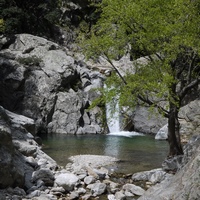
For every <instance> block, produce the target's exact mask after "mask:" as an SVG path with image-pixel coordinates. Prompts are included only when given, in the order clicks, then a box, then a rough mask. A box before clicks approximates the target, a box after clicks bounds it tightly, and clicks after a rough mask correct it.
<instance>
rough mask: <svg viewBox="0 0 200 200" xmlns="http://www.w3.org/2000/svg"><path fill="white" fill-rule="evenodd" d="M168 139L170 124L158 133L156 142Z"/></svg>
mask: <svg viewBox="0 0 200 200" xmlns="http://www.w3.org/2000/svg"><path fill="white" fill-rule="evenodd" d="M167 138H168V124H166V125H164V126H163V127H162V128H160V130H159V131H158V132H157V133H156V136H155V139H156V140H166V139H167Z"/></svg>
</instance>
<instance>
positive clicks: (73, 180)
mask: <svg viewBox="0 0 200 200" xmlns="http://www.w3.org/2000/svg"><path fill="white" fill-rule="evenodd" d="M78 182H79V179H78V177H77V176H76V175H74V174H72V173H63V174H59V175H58V176H56V179H55V184H56V185H57V186H59V187H63V188H64V189H65V190H66V191H68V192H69V191H72V190H73V189H74V186H75V185H76V184H77V183H78Z"/></svg>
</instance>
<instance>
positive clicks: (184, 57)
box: [82, 0, 200, 156]
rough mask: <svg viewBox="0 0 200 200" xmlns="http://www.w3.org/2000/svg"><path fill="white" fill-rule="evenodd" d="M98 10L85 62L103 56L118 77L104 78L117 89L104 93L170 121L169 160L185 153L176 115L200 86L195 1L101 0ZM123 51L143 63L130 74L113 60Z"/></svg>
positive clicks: (198, 19)
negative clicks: (153, 109) (98, 16)
mask: <svg viewBox="0 0 200 200" xmlns="http://www.w3.org/2000/svg"><path fill="white" fill-rule="evenodd" d="M98 6H99V7H100V8H101V10H102V13H101V16H100V19H99V20H98V22H97V24H96V25H95V26H93V27H92V31H91V32H90V33H89V34H88V33H86V34H85V36H84V37H83V40H82V43H83V47H84V52H86V55H87V56H88V58H93V59H96V58H98V57H99V56H104V58H105V59H107V61H108V62H109V63H110V64H111V65H112V66H113V68H114V69H115V71H116V72H117V74H118V75H119V76H116V75H113V76H112V77H111V78H110V79H108V82H109V83H110V84H112V85H114V86H115V87H112V90H109V91H106V92H105V93H104V94H106V96H110V98H109V99H112V96H115V95H116V94H119V93H120V104H121V105H123V106H128V107H134V106H136V105H138V104H142V105H147V106H150V107H155V108H157V109H158V110H159V111H160V112H161V113H162V114H163V115H164V116H165V117H167V118H168V140H169V146H170V152H169V156H174V155H179V154H183V150H182V147H181V143H180V133H179V129H180V126H179V122H178V112H179V109H180V107H181V106H182V104H183V101H184V98H185V97H186V96H187V95H189V94H190V92H191V91H192V90H195V88H197V87H198V84H199V82H200V65H199V62H200V57H199V50H200V49H199V46H200V40H199V34H200V27H199V24H200V16H199V14H200V13H199V6H200V4H199V2H198V1H189V0H177V1H171V0H170V1H167V2H165V3H163V1H161V0H137V1H136V0H126V1H121V0H102V2H101V3H99V4H98ZM127 52H128V53H130V56H131V58H132V59H134V60H136V59H138V58H141V57H145V59H143V61H142V62H141V61H140V62H136V64H135V66H134V67H135V69H134V70H135V73H134V74H133V73H128V72H127V73H126V75H125V76H122V75H121V74H120V72H119V71H118V70H117V69H116V67H115V66H114V64H113V62H112V59H119V58H121V56H123V55H124V54H126V53H127ZM107 99H108V98H107ZM100 101H105V98H104V97H102V99H101V100H100ZM163 102H167V104H166V103H164V104H163Z"/></svg>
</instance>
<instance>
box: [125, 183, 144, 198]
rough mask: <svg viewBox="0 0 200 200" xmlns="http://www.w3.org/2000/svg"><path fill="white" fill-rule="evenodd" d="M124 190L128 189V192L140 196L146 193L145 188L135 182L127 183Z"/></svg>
mask: <svg viewBox="0 0 200 200" xmlns="http://www.w3.org/2000/svg"><path fill="white" fill-rule="evenodd" d="M123 190H125V191H127V192H131V193H132V194H135V195H138V196H141V195H143V194H144V192H145V190H144V189H142V188H141V187H139V186H136V185H134V184H129V183H127V184H125V185H124V186H123Z"/></svg>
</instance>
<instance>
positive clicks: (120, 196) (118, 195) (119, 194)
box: [115, 191, 126, 200]
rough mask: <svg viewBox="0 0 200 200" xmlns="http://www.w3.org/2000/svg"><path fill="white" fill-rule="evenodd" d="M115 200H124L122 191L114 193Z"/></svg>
mask: <svg viewBox="0 0 200 200" xmlns="http://www.w3.org/2000/svg"><path fill="white" fill-rule="evenodd" d="M115 198H116V200H125V199H126V196H125V194H124V192H123V191H119V192H116V193H115Z"/></svg>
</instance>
